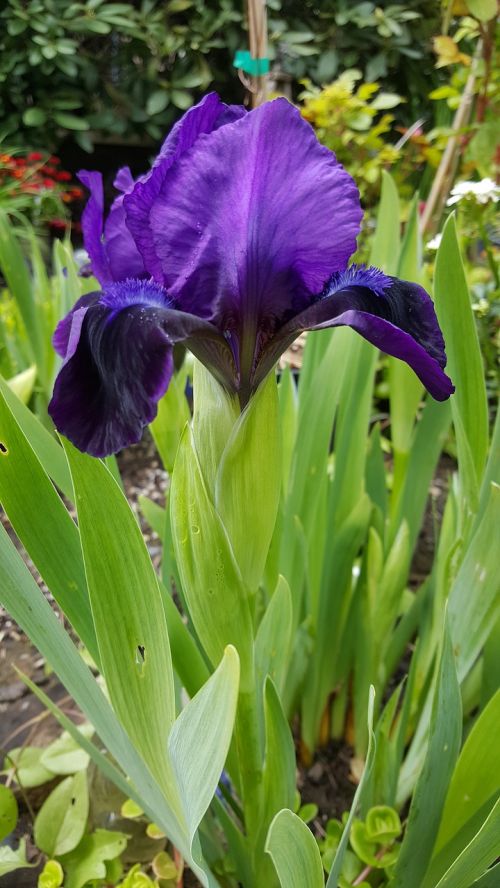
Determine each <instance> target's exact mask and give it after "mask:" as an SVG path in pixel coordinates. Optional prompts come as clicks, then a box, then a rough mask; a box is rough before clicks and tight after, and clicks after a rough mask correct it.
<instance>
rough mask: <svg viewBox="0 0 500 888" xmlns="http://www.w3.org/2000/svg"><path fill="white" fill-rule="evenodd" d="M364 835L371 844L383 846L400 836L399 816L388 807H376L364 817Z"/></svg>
mask: <svg viewBox="0 0 500 888" xmlns="http://www.w3.org/2000/svg"><path fill="white" fill-rule="evenodd" d="M366 833H367V836H368V839H369V840H370V841H371V842H380V843H381V844H383V845H385V844H386V843H388V842H391V841H393V840H394V839H396V838H397V837H398V836H400V835H401V821H400V819H399V814H398V812H397V811H395V810H394V808H390V807H389V806H388V805H376V806H375V807H373V808H370V810H369V811H368V814H367V815H366Z"/></svg>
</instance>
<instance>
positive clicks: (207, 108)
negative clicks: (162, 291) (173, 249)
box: [124, 93, 246, 281]
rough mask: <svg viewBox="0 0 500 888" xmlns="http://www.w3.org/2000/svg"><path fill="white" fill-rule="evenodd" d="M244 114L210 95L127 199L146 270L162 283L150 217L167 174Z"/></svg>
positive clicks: (191, 113)
mask: <svg viewBox="0 0 500 888" xmlns="http://www.w3.org/2000/svg"><path fill="white" fill-rule="evenodd" d="M245 113H246V112H245V110H244V109H243V108H239V107H238V106H234V105H229V106H228V105H225V104H224V102H221V100H220V99H219V96H218V95H217V94H216V93H209V94H208V95H207V96H205V97H204V98H203V99H202V100H201V102H199V103H198V104H197V105H195V106H194V107H193V108H190V109H189V111H188V112H187V113H186V114H184V116H183V117H182V118H181V120H179V121H178V123H176V125H175V126H174V127H173V129H172V131H171V132H170V133H169V135H168V136H167V138H166V139H165V142H164V143H163V145H162V147H161V149H160V153H159V155H158V157H157V159H156V161H155V163H154V165H153V169H152V171H151V172H150V173H149V174H148V175H146V176H143V177H142V178H141V179H140V180H139V181H138V182H137V183H136V185H135V188H134V190H133V191H132V192H131V193H130V194H129V195H128V196H126V197H125V200H124V206H125V211H126V216H127V225H128V227H129V229H130V231H131V232H132V234H133V236H134V239H135V242H136V244H137V246H138V248H139V250H140V252H141V255H142V257H143V260H144V264H145V266H146V268H147V269H148V271H149V273H150V274H151V275H152V276H153V277H154V278H156V279H157V280H158V281H161V280H162V279H163V273H162V267H161V263H160V262H159V260H158V257H157V255H156V252H155V248H154V244H153V243H152V241H151V237H150V231H149V215H150V212H151V208H152V207H153V205H154V204H155V201H156V200H157V198H158V195H159V193H160V190H161V187H162V184H163V181H164V179H165V177H166V175H167V173H168V171H169V170H170V169H171V168H172V167H173V166H174V164H175V163H176V161H177V160H178V159H179V158H180V157H182V155H184V154H185V153H186V152H187V151H189V150H190V149H191V148H192V147H193V145H194V144H195V143H196V141H197V140H198V139H199V138H200V136H201V135H202V134H204V133H211V132H213V130H215V129H217V128H219V127H221V126H224V125H225V124H227V123H230V122H232V121H233V120H235V119H237V118H238V117H240V116H242V115H244V114H245Z"/></svg>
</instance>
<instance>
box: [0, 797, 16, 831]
mask: <svg viewBox="0 0 500 888" xmlns="http://www.w3.org/2000/svg"><path fill="white" fill-rule="evenodd" d="M17 816H18V809H17V802H16V797H15V795H14V793H13V792H12V790H11V789H8V787H7V786H4V785H3V784H1V783H0V842H1V841H2V840H3V839H5V837H6V836H8V835H9V833H11V832H12V830H13V829H14V827H15V825H16V823H17Z"/></svg>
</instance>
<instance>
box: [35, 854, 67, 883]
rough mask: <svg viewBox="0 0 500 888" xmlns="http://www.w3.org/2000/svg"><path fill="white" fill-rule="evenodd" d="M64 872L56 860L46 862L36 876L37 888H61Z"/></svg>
mask: <svg viewBox="0 0 500 888" xmlns="http://www.w3.org/2000/svg"><path fill="white" fill-rule="evenodd" d="M63 879H64V872H63V868H62V866H61V864H60V863H59V862H58V861H57V860H47V863H46V864H45V866H44V868H43V870H42V872H41V873H40V875H39V876H38V888H61V885H62V883H63Z"/></svg>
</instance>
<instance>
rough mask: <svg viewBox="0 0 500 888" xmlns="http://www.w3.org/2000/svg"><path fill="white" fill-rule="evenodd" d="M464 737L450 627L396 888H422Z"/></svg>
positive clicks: (441, 661) (440, 666) (397, 870)
mask: <svg viewBox="0 0 500 888" xmlns="http://www.w3.org/2000/svg"><path fill="white" fill-rule="evenodd" d="M461 733H462V703H461V698H460V688H459V684H458V679H457V673H456V667H455V658H454V654H453V649H452V645H451V640H450V634H449V631H448V628H447V625H445V630H444V639H443V648H442V653H441V660H440V664H439V672H438V676H437V681H436V688H435V692H434V699H433V705H432V716H431V724H430V734H429V742H428V749H427V755H426V758H425V762H424V766H423V768H422V772H421V774H420V777H419V779H418V782H417V785H416V788H415V792H414V795H413V799H412V803H411V807H410V814H409V818H408V826H407V828H406V833H405V838H404V841H403V844H402V846H401V851H400V854H399V858H398V862H397V864H396V872H395V875H394V888H421V885H422V880H423V878H424V876H425V873H426V871H427V868H428V866H429V863H430V860H431V856H432V851H433V848H434V844H435V841H436V832H437V829H438V827H439V823H440V820H441V813H442V809H443V805H444V802H445V798H446V792H447V789H448V785H449V781H450V777H451V774H452V773H453V769H454V767H455V763H456V760H457V756H458V750H459V748H460V739H461Z"/></svg>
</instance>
